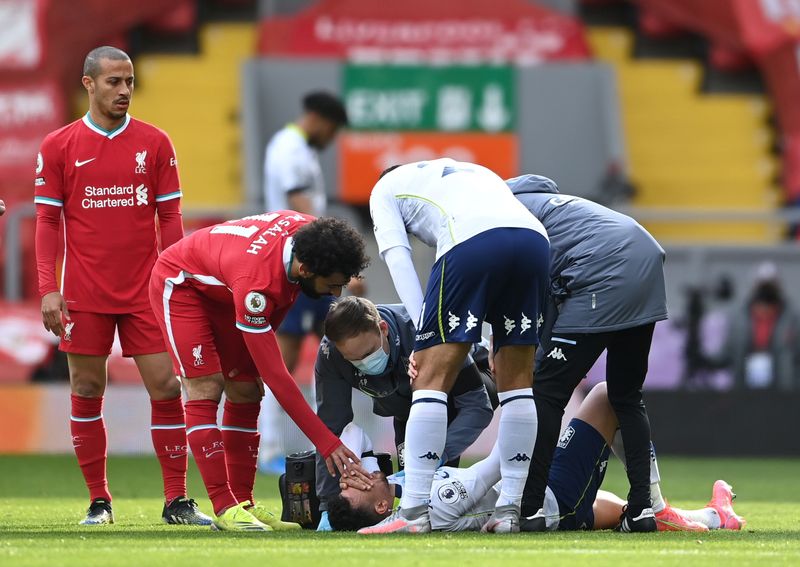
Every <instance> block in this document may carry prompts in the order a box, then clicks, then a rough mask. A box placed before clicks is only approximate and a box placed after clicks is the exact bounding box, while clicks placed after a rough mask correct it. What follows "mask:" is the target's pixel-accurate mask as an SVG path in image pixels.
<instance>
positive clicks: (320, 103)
mask: <svg viewBox="0 0 800 567" xmlns="http://www.w3.org/2000/svg"><path fill="white" fill-rule="evenodd" d="M303 110H305V111H306V112H314V113H316V114H319V115H320V116H322V117H323V118H324V119H326V120H330V121H331V122H333V123H334V124H337V125H339V126H347V125H348V123H349V121H348V120H347V110H345V108H344V104H342V101H341V100H339V98H338V97H337V96H335V95H333V94H331V93H328V92H325V91H314V92H311V93H308V94H307V95H305V96H304V97H303Z"/></svg>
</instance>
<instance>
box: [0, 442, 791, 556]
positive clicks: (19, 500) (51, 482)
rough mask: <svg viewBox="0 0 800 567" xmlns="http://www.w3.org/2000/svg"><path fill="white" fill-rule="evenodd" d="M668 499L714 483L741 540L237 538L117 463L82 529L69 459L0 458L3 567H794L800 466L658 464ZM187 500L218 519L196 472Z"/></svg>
mask: <svg viewBox="0 0 800 567" xmlns="http://www.w3.org/2000/svg"><path fill="white" fill-rule="evenodd" d="M661 472H662V475H663V476H664V482H663V483H662V488H663V492H664V494H665V496H666V497H667V498H669V499H670V501H671V502H673V503H674V504H675V505H676V506H682V507H687V508H688V507H700V506H702V505H704V504H705V503H706V502H707V500H708V499H709V497H710V492H711V485H712V483H713V481H714V480H715V479H717V478H724V479H726V480H728V481H729V482H730V483H731V484H732V485H733V487H734V490H735V491H736V492H737V493H738V494H739V498H738V499H737V501H736V510H737V511H738V512H739V513H740V514H741V515H743V516H745V517H746V518H747V520H748V525H747V527H746V529H745V530H744V531H743V532H724V531H718V532H711V533H709V534H704V535H700V536H698V535H697V534H688V533H658V534H616V533H613V532H561V533H550V534H521V535H518V536H517V535H512V536H492V535H481V534H475V533H463V534H432V535H426V536H382V537H364V536H358V535H355V534H330V533H327V534H316V533H314V532H308V531H304V532H302V533H299V534H291V535H287V534H282V533H270V534H232V533H230V532H227V533H220V532H211V531H210V530H208V529H207V528H199V527H187V526H166V525H164V524H161V523H160V517H161V508H162V500H161V499H160V498H159V496H160V490H161V483H160V474H159V470H158V466H157V464H156V461H155V459H154V458H140V457H112V458H111V459H110V461H109V478H110V482H111V490H112V493H113V495H114V513H115V516H116V520H117V523H116V524H115V525H113V526H101V527H83V526H78V525H77V522H78V521H79V520H80V519H82V517H83V513H84V512H85V509H86V506H87V504H88V497H87V496H86V489H85V488H84V485H83V480H82V477H81V475H80V471H79V470H78V467H77V465H76V464H75V461H74V458H73V457H67V456H64V457H62V456H31V457H16V456H2V457H0V510H2V516H0V565H4V566H5V565H9V566H11V565H13V566H14V567H26V566H30V565H47V566H72V565H74V566H80V567H86V566H90V565H102V566H104V567H113V566H116V565H126V566H127V565H147V566H151V565H152V566H161V565H163V566H169V567H178V566H181V565H192V566H199V565H203V566H207V565H223V564H224V565H237V564H241V565H261V566H267V567H273V566H276V565H290V564H291V565H319V564H325V565H326V566H330V567H333V566H336V565H347V566H349V567H352V566H357V567H362V566H365V565H381V566H386V565H447V566H450V567H453V566H457V567H463V566H467V565H481V566H485V565H503V566H508V565H527V566H530V565H533V564H534V562H538V561H545V562H546V564H547V565H578V564H587V565H589V564H590V565H593V566H597V565H615V566H619V565H621V564H623V565H624V564H633V563H634V562H635V563H636V564H638V565H648V566H650V565H677V564H686V565H720V564H722V562H725V563H727V564H731V565H744V564H761V565H798V564H800V512H798V504H799V503H800V493H798V490H797V489H798V486H800V484H798V482H800V481H798V479H800V460H766V459H761V460H746V459H678V458H664V459H662V460H661ZM189 475H190V476H189V492H190V496H192V497H194V498H196V499H197V501H198V502H199V503H200V506H201V509H202V510H203V511H205V512H206V513H210V512H211V506H210V503H209V502H208V501H207V500H206V499H205V497H204V495H205V493H204V490H203V487H202V484H201V482H200V478H199V475H198V473H197V470H196V469H195V468H194V464H193V463H191V461H190V472H189ZM625 487H626V480H625V478H624V475H623V472H622V471H621V468H620V466H619V464H618V463H617V462H616V461H612V462H610V463H609V472H608V474H607V476H606V482H605V484H604V488H605V489H607V490H611V491H614V492H616V493H618V494H622V495H624V494H625V492H626V490H625ZM256 496H257V497H258V498H260V499H261V501H262V502H264V503H265V504H267V505H268V506H270V507H271V508H272V509H273V510H275V511H278V510H279V507H280V502H279V497H278V490H277V482H276V478H275V477H270V476H261V475H259V478H258V479H257V481H256Z"/></svg>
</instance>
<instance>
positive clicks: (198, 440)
mask: <svg viewBox="0 0 800 567" xmlns="http://www.w3.org/2000/svg"><path fill="white" fill-rule="evenodd" d="M172 291H173V287H172V282H171V280H170V279H169V278H167V279H166V280H162V279H160V278H157V277H156V275H153V276H152V277H151V280H150V303H151V305H152V306H153V310H154V312H155V313H156V319H157V320H158V324H159V327H160V328H161V332H162V335H163V337H164V341H165V342H166V343H167V344H168V345H169V354H170V356H171V357H172V362H173V365H174V367H175V368H177V369H179V371H180V374H181V375H182V376H183V384H184V386H185V388H186V394H187V402H186V405H185V407H186V437H187V441H188V445H189V446H190V447H191V449H192V455H193V456H194V459H195V463H196V464H197V468H198V470H199V471H200V476H201V477H202V478H203V483H204V484H205V486H206V491H207V492H208V496H209V498H210V500H211V503H212V506H213V508H214V514H215V515H216V521H215V522H214V523H213V524H212V528H213V527H215V528H217V529H221V530H248V531H268V530H269V528H268V527H267V526H265V525H264V524H262V523H261V522H259V521H258V520H256V519H255V518H254V517H253V516H252V514H250V513H249V512H247V510H245V509H244V505H243V504H239V503H238V502H237V501H236V498H235V497H234V495H233V492H231V489H230V485H229V484H228V471H227V466H226V463H225V447H224V444H223V441H222V434H221V432H220V430H219V427H218V425H217V409H218V407H219V402H220V399H221V397H222V392H223V390H224V384H225V379H224V378H223V375H222V367H221V364H220V359H219V356H218V355H217V351H216V348H215V343H214V333H213V330H212V328H211V323H210V321H209V319H210V317H209V313H207V312H206V310H205V308H204V306H203V302H202V300H201V299H200V298H198V297H197V296H196V295H195V294H193V293H192V291H191V290H190V289H183V290H182V292H183V293H181V294H179V295H177V296H176V295H174V294H173V293H172Z"/></svg>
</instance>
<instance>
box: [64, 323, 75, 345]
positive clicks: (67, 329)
mask: <svg viewBox="0 0 800 567" xmlns="http://www.w3.org/2000/svg"><path fill="white" fill-rule="evenodd" d="M74 326H75V321H70V322H69V323H67V324H66V325H64V340H65V341H72V328H73V327H74Z"/></svg>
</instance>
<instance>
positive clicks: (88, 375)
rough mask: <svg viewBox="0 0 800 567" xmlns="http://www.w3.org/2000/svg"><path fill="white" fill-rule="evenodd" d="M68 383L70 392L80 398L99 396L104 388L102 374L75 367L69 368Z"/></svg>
mask: <svg viewBox="0 0 800 567" xmlns="http://www.w3.org/2000/svg"><path fill="white" fill-rule="evenodd" d="M70 385H71V389H72V393H73V394H75V395H76V396H80V397H82V398H97V397H100V396H102V395H103V393H104V392H105V389H106V385H105V377H104V376H98V375H97V374H95V373H94V372H89V371H86V370H80V369H75V368H72V369H70Z"/></svg>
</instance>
